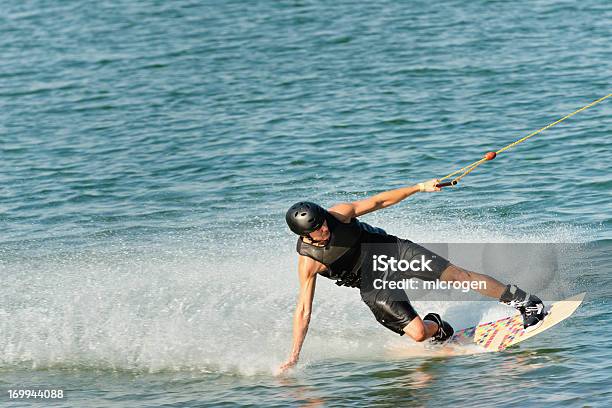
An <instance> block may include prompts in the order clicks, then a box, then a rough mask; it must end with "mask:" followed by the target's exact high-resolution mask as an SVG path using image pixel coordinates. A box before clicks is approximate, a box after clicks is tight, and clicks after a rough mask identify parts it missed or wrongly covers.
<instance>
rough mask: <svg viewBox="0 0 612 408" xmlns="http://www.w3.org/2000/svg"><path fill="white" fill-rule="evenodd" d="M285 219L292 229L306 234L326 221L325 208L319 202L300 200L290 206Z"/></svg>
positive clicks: (297, 232) (299, 233)
mask: <svg viewBox="0 0 612 408" xmlns="http://www.w3.org/2000/svg"><path fill="white" fill-rule="evenodd" d="M285 220H286V221H287V225H289V228H290V229H291V231H293V232H295V233H296V234H298V235H302V236H306V235H308V234H310V233H311V232H313V231H316V230H317V229H319V228H320V227H321V225H323V223H324V222H325V210H324V209H323V207H321V206H320V205H318V204H315V203H311V202H309V201H300V202H299V203H295V204H293V205H292V206H291V208H289V210H288V211H287V214H286V215H285Z"/></svg>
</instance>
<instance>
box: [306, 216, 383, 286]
mask: <svg viewBox="0 0 612 408" xmlns="http://www.w3.org/2000/svg"><path fill="white" fill-rule="evenodd" d="M325 220H326V221H327V228H329V232H330V238H329V240H328V241H327V245H325V246H316V245H312V244H309V243H307V242H304V240H303V238H302V237H299V238H298V241H297V247H296V249H297V252H298V253H299V254H300V255H303V256H307V257H309V258H312V259H314V260H315V261H319V262H321V263H322V264H323V265H325V266H326V267H327V270H326V271H324V272H322V273H321V275H322V276H325V277H326V278H329V279H333V280H335V281H336V285H339V286H350V287H354V288H358V287H359V285H360V283H361V273H360V270H359V269H360V267H361V263H362V259H361V244H362V243H363V242H364V241H366V242H370V241H372V239H371V237H372V235H379V236H387V233H386V232H385V230H383V229H382V228H377V227H373V226H371V225H369V224H366V223H365V222H361V221H359V220H357V219H356V218H352V219H351V221H350V222H349V223H348V224H346V223H343V222H341V221H339V220H338V219H337V218H336V217H334V216H333V215H332V214H330V213H329V212H327V211H325ZM366 237H367V238H366Z"/></svg>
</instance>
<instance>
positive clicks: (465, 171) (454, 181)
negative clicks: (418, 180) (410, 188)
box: [436, 93, 612, 187]
mask: <svg viewBox="0 0 612 408" xmlns="http://www.w3.org/2000/svg"><path fill="white" fill-rule="evenodd" d="M610 96H612V93H610V94H607V95H606V96H604V97H603V98H599V99H597V100H596V101H593V102H591V103H589V104H588V105H586V106H583V107H582V108H580V109H578V110H575V111H574V112H572V113H570V114H568V115H565V116H564V117H562V118H561V119H559V120H557V121H555V122H553V123H551V124H549V125H546V126H544V127H543V128H541V129H538V130H536V131H535V132H532V133H530V134H528V135H527V136H525V137H522V138H520V139H519V140H517V141H515V142H512V143H510V144H509V145H507V146H504V147H502V148H501V149H499V150H498V151H496V152H488V153H487V154H485V155H484V157H483V158H482V159H480V160H476V161H475V162H474V163H471V164H468V165H467V166H465V167H462V168H460V169H459V170H456V171H454V172H452V173H450V174H448V175H446V176H444V177H442V178H441V179H440V180H446V179H448V178H451V177H453V176H455V175H457V174H458V176H456V177H454V178H453V179H452V180H451V181H446V182H444V183H439V184H437V185H436V187H448V186H455V185H457V183H459V180H461V179H462V178H464V177H465V176H467V175H468V174H470V173H471V172H472V171H474V169H475V168H476V167H478V166H480V165H481V164H482V163H484V162H486V161H489V160H493V159H494V158H495V157H497V155H498V154H500V153H502V152H505V151H506V150H508V149H510V148H512V147H514V146H516V145H518V144H519V143H523V142H524V141H525V140H527V139H529V138H531V137H532V136H535V135H537V134H538V133H541V132H543V131H545V130H546V129H549V128H551V127H553V126H555V125H556V124H559V123H561V122H563V121H564V120H565V119H568V118H571V117H572V116H574V115H575V114H577V113H579V112H582V111H583V110H586V109H588V108H590V107H591V106H595V105H597V104H598V103H599V102H603V101H604V100H606V99H608V98H609V97H610Z"/></svg>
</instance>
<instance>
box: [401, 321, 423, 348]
mask: <svg viewBox="0 0 612 408" xmlns="http://www.w3.org/2000/svg"><path fill="white" fill-rule="evenodd" d="M404 333H406V334H407V335H409V336H410V337H411V338H412V339H413V340H414V341H417V342H422V341H425V340H427V331H426V330H425V324H424V323H423V320H421V318H420V317H418V316H417V317H415V318H414V319H412V321H411V322H410V323H408V324H407V325H406V327H404Z"/></svg>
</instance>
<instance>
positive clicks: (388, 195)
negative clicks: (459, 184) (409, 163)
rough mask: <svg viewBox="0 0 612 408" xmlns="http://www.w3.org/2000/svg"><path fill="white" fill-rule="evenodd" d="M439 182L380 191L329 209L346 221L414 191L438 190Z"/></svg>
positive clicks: (402, 198)
mask: <svg viewBox="0 0 612 408" xmlns="http://www.w3.org/2000/svg"><path fill="white" fill-rule="evenodd" d="M439 182H440V180H438V179H433V180H429V181H425V182H423V183H418V184H415V185H414V186H410V187H402V188H396V189H395V190H388V191H383V192H382V193H378V194H376V195H374V196H372V197H369V198H366V199H365V200H359V201H354V202H352V203H341V204H337V205H335V206H333V207H331V208H330V209H329V211H330V212H333V213H335V214H338V215H342V216H344V217H346V218H347V221H348V220H349V219H351V218H354V217H359V216H361V215H364V214H367V213H371V212H373V211H376V210H380V209H381V208H386V207H389V206H391V205H393V204H397V203H399V202H400V201H402V200H404V199H406V198H408V197H409V196H411V195H413V194H414V193H418V192H419V191H426V192H434V191H440V188H439V187H436V185H437V184H438V183H439Z"/></svg>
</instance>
